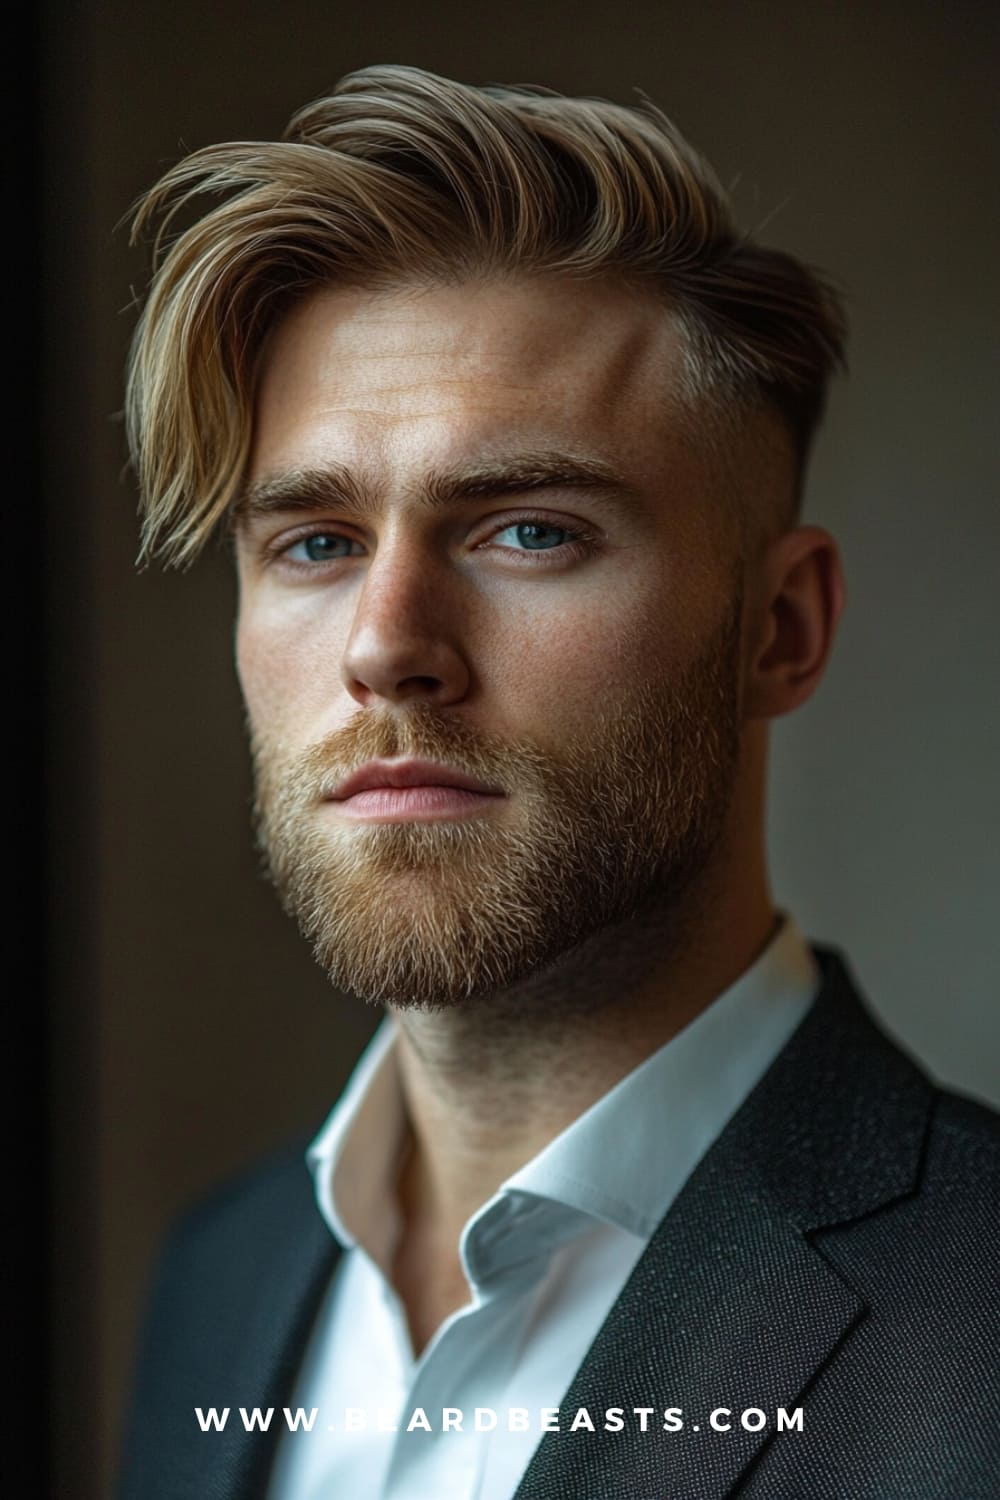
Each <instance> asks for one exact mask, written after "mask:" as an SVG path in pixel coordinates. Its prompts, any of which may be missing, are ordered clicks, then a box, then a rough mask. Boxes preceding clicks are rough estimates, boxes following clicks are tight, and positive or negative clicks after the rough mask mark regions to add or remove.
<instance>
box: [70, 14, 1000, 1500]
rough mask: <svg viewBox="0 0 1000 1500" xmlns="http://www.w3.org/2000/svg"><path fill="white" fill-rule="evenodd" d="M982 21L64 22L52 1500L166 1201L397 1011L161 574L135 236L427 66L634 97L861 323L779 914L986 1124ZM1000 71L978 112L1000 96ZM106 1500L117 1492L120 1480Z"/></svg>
mask: <svg viewBox="0 0 1000 1500" xmlns="http://www.w3.org/2000/svg"><path fill="white" fill-rule="evenodd" d="M990 12H991V7H989V6H987V5H985V4H983V5H982V6H978V5H970V4H954V3H953V4H947V5H946V4H944V3H941V4H934V5H928V4H920V3H908V4H905V5H904V4H900V5H892V4H878V3H864V4H862V3H854V4H836V3H822V4H820V3H812V4H810V3H805V0H770V3H768V0H757V3H753V4H748V3H719V0H712V3H701V4H698V5H691V4H687V5H680V4H674V3H671V0H656V3H638V4H637V3H632V4H630V5H629V6H627V7H625V8H624V9H622V10H618V9H617V8H616V9H614V10H613V9H612V7H610V6H597V5H594V4H588V3H584V4H581V3H579V0H575V3H569V0H560V3H549V4H541V5H539V4H537V3H528V0H505V3H504V4H502V5H496V6H492V7H487V6H483V5H477V4H459V3H458V0H447V3H443V4H439V5H438V6H436V7H430V8H429V7H427V6H413V7H412V8H409V7H404V6H402V5H398V6H397V5H390V4H387V3H384V0H374V3H372V4H370V5H366V6H356V7H355V6H344V5H333V4H330V3H323V4H318V3H308V0H283V3H281V4H280V5H279V4H277V3H271V4H265V3H261V0H257V3H250V4H248V3H247V0H241V3H240V4H236V3H235V0H233V3H220V0H215V3H212V4H205V3H204V0H170V3H169V4H168V3H166V0H141V3H136V0H130V3H127V4H126V3H124V0H119V3H112V0H104V3H99V0H93V3H91V4H90V5H88V6H84V7H78V6H76V7H74V6H70V5H60V6H55V5H50V9H49V15H48V23H47V24H48V32H47V36H48V49H49V50H48V58H47V61H46V79H47V82H48V85H49V89H50V97H49V102H48V108H47V113H46V126H45V128H46V132H47V142H46V152H47V166H46V179H45V196H46V205H47V228H48V239H47V247H48V248H47V264H46V268H45V270H46V287H47V302H48V309H49V324H48V332H47V342H46V358H47V362H48V373H49V381H48V398H47V406H46V412H45V422H46V439H47V450H48V459H47V473H46V486H47V494H48V506H49V509H48V539H47V540H48V545H49V557H50V563H49V581H50V590H51V615H52V637H51V639H52V659H51V667H50V674H49V676H50V684H51V695H50V696H51V706H52V713H51V747H52V756H53V761H54V775H53V819H52V827H53V868H54V877H55V884H54V890H53V910H54V914H55V922H54V926H55V950H54V954H53V964H54V972H55V980H56V985H55V989H56V994H55V1012H54V1017H55V1035H56V1042H57V1058H56V1062H57V1073H56V1091H55V1094H54V1098H55V1100H56V1119H55V1125H56V1132H57V1140H58V1151H57V1160H56V1179H55V1194H56V1197H55V1202H56V1205H57V1211H58V1215H59V1221H60V1225H59V1239H58V1243H57V1246H56V1256H57V1274H58V1284H57V1288H56V1313H57V1324H58V1334H57V1361H58V1364H57V1370H58V1375H59V1389H60V1392H61V1400H60V1404H59V1406H58V1407H57V1410H56V1413H55V1415H56V1423H57V1432H56V1443H57V1453H58V1457H59V1465H60V1473H61V1479H60V1483H59V1484H58V1486H57V1493H59V1494H60V1495H71V1494H72V1495H73V1496H74V1497H77V1500H89V1497H90V1496H91V1495H92V1494H96V1493H103V1492H104V1490H105V1488H106V1476H107V1474H108V1468H109V1462H110V1459H109V1455H110V1453H111V1452H112V1450H113V1446H114V1444H115V1441H116V1431H117V1424H118V1421H119V1412H120V1403H121V1400H122V1396H123V1391H124V1388H125V1384H126V1380H127V1364H128V1359H129V1356H130V1349H131V1343H132V1339H133V1335H134V1325H135V1318H136V1315H137V1305H138V1299H139V1297H140V1290H141V1286H142V1283H143V1279H144V1276H145V1274H146V1271H147V1267H148V1261H149V1257H150V1254H151V1252H152V1248H153V1245H154V1243H155V1241H156V1239H157V1237H158V1235H159V1233H160V1231H161V1229H162V1227H163V1224H164V1221H165V1220H166V1218H167V1217H168V1216H169V1215H170V1214H171V1213H172V1212H173V1210H174V1209H175V1207H176V1205H177V1204H178V1203H179V1202H180V1201H181V1200H182V1199H184V1198H186V1197H187V1196H189V1195H190V1194H192V1193H194V1192H196V1191H197V1190H199V1189H200V1188H201V1187H202V1186H203V1185H204V1184H205V1183H207V1182H209V1181H210V1180H213V1179H214V1178H216V1177H217V1176H218V1175H220V1174H221V1173H223V1172H225V1171H226V1170H228V1169H229V1168H230V1167H231V1166H233V1165H234V1164H237V1163H240V1162H243V1161H245V1160H249V1159H250V1158H252V1157H253V1155H254V1154H255V1153H256V1152H258V1151H260V1150H262V1149H264V1148H266V1147H267V1146H268V1145H269V1144H271V1143H273V1142H276V1141H278V1140H279V1139H281V1138H283V1137H284V1136H285V1135H287V1134H289V1133H291V1132H292V1131H294V1130H297V1129H300V1128H306V1127H308V1126H310V1125H311V1124H314V1123H315V1122H317V1121H318V1119H319V1118H320V1117H321V1115H322V1114H323V1113H324V1112H325V1110H326V1109H327V1108H328V1107H329V1105H330V1103H331V1102H332V1100H333V1098H334V1096H335V1095H336V1093H337V1091H338V1089H339V1087H340V1085H341V1083H342V1081H343V1079H344V1077H345V1075H346V1072H347V1070H348V1069H349V1067H350V1065H351V1063H352V1061H353V1059H354V1057H355V1056H356V1054H357V1052H358V1050H359V1048H360V1046H361V1043H362V1041H363V1040H364V1037H365V1036H366V1035H367V1034H368V1031H369V1030H370V1029H371V1026H372V1024H373V1021H374V1017H372V1016H371V1015H368V1014H365V1013H359V1011H358V1009H357V1008H356V1007H354V1006H352V1005H350V1004H348V1003H347V1002H346V1001H345V1000H344V999H343V998H339V997H336V996H334V995H332V994H330V993H329V992H328V991H327V989H326V987H325V984H324V982H323V980H322V979H321V977H320V976H319V974H318V973H317V972H316V971H314V969H313V967H312V965H311V962H310V960H309V957H308V955H307V953H306V952H305V950H304V948H303V947H302V945H301V944H300V942H299V939H298V938H297V936H296V934H295V933H294V932H293V931H292V929H291V928H290V927H289V926H288V925H287V924H286V923H285V921H284V919H283V918H282V917H281V916H280V915H279V913H278V912H277V910H276V908H275V906H274V903H273V900H272V898H271V896H270V894H269V892H268V891H267V889H266V888H264V887H263V886H262V885H261V883H260V882H259V881H258V879H257V877H256V874H255V869H254V859H253V856H252V853H251V849H250V840H249V834H248V826H247V799H248V795H249V777H248V769H247V762H246V756H245V751H244V746H243V739H242V729H241V719H240V705H239V701H238V696H237V692H236V688H235V684H234V680H233V676H232V669H231V618H232V608H233V589H232V583H231V580H230V577H229V574H228V570H227V564H226V562H225V560H224V559H223V558H222V556H221V555H220V556H214V557H212V558H210V559H208V560H206V561H205V562H203V563H202V564H200V565H199V566H198V567H197V568H196V569H195V571H194V572H192V573H191V574H190V575H188V576H186V577H183V578H177V577H174V576H170V577H164V576H161V575H159V574H157V573H146V574H144V575H137V574H136V573H135V572H134V570H133V566H132V560H133V557H134V555H135V551H136V528H135V523H134V518H133V510H134V496H133V493H132V490H131V489H130V487H129V484H128V483H127V482H125V481H124V480H123V479H122V478H121V476H120V469H121V465H122V461H123V457H124V454H123V448H122V440H121V429H120V424H119V423H118V422H117V421H116V420H115V419H114V417H113V415H112V414H113V413H114V412H115V411H116V410H117V409H118V407H119V405H120V400H121V368H122V363H123V359H124V353H125V348H126V342H127V338H128V334H129V331H130V328H131V326H132V315H131V314H130V313H129V311H128V310H127V303H128V301H129V296H130V286H131V285H133V284H134V285H136V286H138V285H141V283H142V281H143V277H144V272H145V266H144V261H143V257H142V256H141V255H139V254H133V253H129V252H128V251H127V248H126V243H125V235H124V233H122V232H118V233H115V232H114V226H115V223H116V221H117V220H118V219H119V218H120V217H121V216H122V215H123V214H124V213H125V211H126V209H127V207H128V204H129V202H130V200H131V199H132V198H133V196H134V195H135V194H136V193H137V192H138V191H139V190H140V189H141V188H142V187H143V186H145V185H146V184H148V183H149V182H150V181H151V180H152V179H153V178H154V177H155V176H156V175H157V173H158V172H159V170H160V169H161V166H162V165H163V164H165V163H166V162H167V161H169V160H172V159H174V158H175V157H176V156H177V155H178V154H179V153H180V152H181V151H183V150H184V149H186V148H193V147H195V146H198V145H201V144H204V143H207V142H210V141H213V140H218V139H226V138H232V137H237V136H243V137H247V136H250V137H254V136H263V135H270V134H273V133H276V132H278V131H280V129H281V127H282V126H283V124H284V121H285V120H286V118H287V116H288V115H289V114H290V112H291V111H292V109H293V108H294V107H295V106H297V105H298V104H300V103H302V102H304V101H305V100H306V99H308V98H309V97H310V96H313V95H315V94H317V93H319V92H320V91H321V90H322V89H323V88H324V87H325V86H327V85H329V84H330V83H332V82H333V81H334V80H335V79H336V78H337V77H339V76H340V75H341V74H342V73H344V72H346V71H348V70H349V69H351V68H353V67H358V66H362V65H364V64H366V63H371V62H387V61H388V62H408V63H415V64H420V65H423V66H426V67H430V68H432V69H434V70H436V71H439V72H443V73H450V74H453V75H455V76H457V77H462V78H464V79H466V80H468V81H470V82H489V81H505V82H540V83H545V84H548V85H550V86H553V87H556V88H560V89H564V90H567V91H570V92H592V93H598V94H602V95H605V96H608V97H612V98H615V99H618V100H621V101H626V102H627V101H628V100H629V99H630V98H633V97H634V95H633V89H634V88H635V87H636V86H638V87H640V88H642V89H643V90H644V91H645V92H646V93H648V94H649V95H651V96H652V98H653V99H654V100H655V101H656V102H657V103H659V104H660V105H661V106H662V107H663V108H665V109H666V110H667V112H668V113H669V114H671V115H672V116H673V117H674V118H675V119H676V120H677V122H678V123H679V124H680V125H681V127H682V128H683V129H684V130H685V131H686V132H687V133H688V134H689V136H690V137H691V138H692V139H693V140H694V141H695V142H696V143H697V144H698V145H699V146H700V147H701V148H702V149H703V150H704V151H705V152H706V153H707V154H708V156H709V157H710V158H711V159H712V160H713V161H714V163H715V165H716V166H717V168H718V170H719V172H720V174H721V176H722V178H723V180H724V181H727V182H734V181H736V182H737V183H738V186H737V190H736V197H737V203H738V205H739V207H740V210H741V213H742V216H743V218H744V220H745V221H746V222H747V223H748V224H751V225H753V224H758V223H762V222H763V221H765V220H766V233H765V237H766V238H767V239H769V240H770V241H772V242H773V243H775V244H778V245H782V246H784V247H786V248H788V249H790V250H793V251H795V252H797V253H799V254H802V255H804V256H806V257H807V258H809V259H812V260H814V261H816V262H818V263H819V264H821V265H823V266H825V267H827V268H829V269H830V270H832V271H834V272H835V273H836V274H837V275H838V276H839V277H840V278H841V279H842V281H843V282H845V283H846V285H847V287H848V288H849V291H850V301H851V306H852V310H853V321H854V336H853V340H852V364H853V374H852V377H851V380H850V382H849V384H847V385H845V386H843V387H842V388H841V389H840V390H838V392H837V394H836V397H835V400H834V405H833V409H832V412H831V416H830V421H829V424H828V428H827V431H826V434H825V436H824V439H823V441H822V443H821V446H820V450H819V453H818V455H817V460H816V465H815V471H814V478H813V484H812V490H811V500H810V503H809V507H808V516H809V519H813V520H817V521H822V522H823V523H825V524H827V525H829V526H830V527H831V528H832V529H833V530H834V531H835V532H836V534H837V535H838V537H839V538H840V539H841V542H842V545H843V549H844V554H845V558H846V564H847V571H848V576H849V584H850V605H849V610H848V613H847V616H846V618H845V621H844V624H843V627H842V634H841V638H840V641H839V644H838V648H837V652H836V656H835V660H834V662H833V665H832V668H831V670H830V673H829V677H828V680H827V682H826V683H825V685H824V687H823V689H822V690H821V692H820V694H819V696H818V698H817V699H816V700H815V702H813V703H812V704H810V705H809V706H808V707H807V708H806V709H805V710H803V711H802V712H801V713H800V714H799V715H798V716H797V717H796V718H795V719H794V720H790V721H788V722H786V723H783V724H782V725H781V726H780V728H779V730H778V733H777V736H776V744H775V755H774V775H773V816H772V827H773V843H774V865H775V873H776V885H777V891H778V895H779V897H780V899H782V900H783V901H784V902H786V903H787V904H789V905H791V906H792V907H794V909H795V911H796V912H797V914H798V915H799V917H800V920H801V921H802V922H803V924H804V925H805V927H806V929H807V931H808V932H810V933H811V934H812V935H813V936H815V937H820V938H825V939H827V940H833V941H836V942H838V943H840V944H841V945H842V946H843V947H844V948H845V949H846V950H847V952H848V954H849V955H850V957H851V959H852V960H853V963H854V967H855V969H856V971H857V973H858V974H859V976H860V977H861V979H862V981H863V982H864V984H865V986H866V987H867V989H868V991H869V993H870V994H871V996H872V999H873V1001H874V1003H875V1006H876V1008H877V1010H878V1011H879V1012H880V1014H881V1015H882V1016H883V1017H884V1019H885V1021H886V1022H887V1024H888V1025H889V1027H890V1028H891V1030H892V1031H893V1032H894V1033H895V1034H896V1035H898V1036H899V1037H901V1038H903V1039H904V1040H905V1041H906V1042H907V1043H908V1044H909V1045H910V1046H911V1047H912V1049H913V1050H915V1051H916V1052H917V1053H918V1054H919V1055H920V1056H921V1057H922V1058H924V1059H925V1060H926V1062H927V1063H928V1064H929V1065H930V1067H931V1069H932V1070H933V1071H934V1072H935V1073H936V1074H937V1075H938V1076H939V1077H941V1078H942V1079H944V1080H946V1081H947V1082H949V1083H952V1084H955V1085H958V1086H960V1087H962V1088H963V1089H966V1090H967V1091H969V1092H972V1093H974V1094H977V1095H980V1096H982V1097H987V1098H992V1099H994V1100H997V1099H1000V1074H998V1064H997V1045H996V1042H997V1032H998V1028H1000V1020H998V1015H997V1008H996V1006H995V1004H994V1003H993V1002H994V999H995V995H996V988H997V985H996V976H997V968H998V964H997V942H996V931H995V929H996V922H997V885H998V882H997V865H998V861H997V779H996V766H997V765H998V764H1000V714H998V710H997V701H996V690H997V660H996V641H997V625H998V620H997V604H996V599H997V581H998V575H997V556H998V550H1000V547H998V544H1000V525H998V509H997V498H998V497H997V485H996V469H995V466H994V461H993V454H994V451H995V428H996V423H997V416H996V412H997V404H996V387H995V382H994V381H991V371H990V368H989V366H988V364H987V351H988V347H989V339H990V335H991V332H993V333H994V334H995V329H996V327H997V323H998V320H997V293H996V284H997V276H996V266H997V263H998V259H997V236H996V224H995V222H991V221H990V203H991V200H992V199H993V197H994V196H995V166H996V163H995V149H993V147H992V140H993V137H992V135H991V124H990V120H989V117H988V113H987V105H988V98H989V93H990V84H991V82H993V83H994V84H995V75H996V48H995V38H993V37H991V35H990V21H989V16H990ZM991 72H992V74H993V78H992V79H991ZM99 1476H100V1477H99Z"/></svg>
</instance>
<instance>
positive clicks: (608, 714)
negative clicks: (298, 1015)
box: [252, 598, 742, 1010]
mask: <svg viewBox="0 0 1000 1500" xmlns="http://www.w3.org/2000/svg"><path fill="white" fill-rule="evenodd" d="M741 615H742V609H741V599H739V598H738V599H737V600H736V602H735V605H734V607H733V608H732V609H731V610H730V613H729V614H728V615H727V617H726V619H725V621H724V622H723V625H722V627H721V628H720V629H719V630H718V631H717V632H716V634H715V635H714V636H713V638H712V640H711V642H710V643H709V646H708V648H707V649H706V650H705V651H704V652H703V653H702V655H701V656H700V658H699V660H698V661H697V662H696V663H695V664H694V665H693V666H691V667H689V668H688V669H687V670H686V671H685V672H684V673H683V675H682V677H681V678H680V679H679V680H678V681H676V682H674V683H670V684H665V683H656V684H650V683H648V682H645V683H642V684H640V685H639V686H638V687H637V688H635V689H634V690H632V691H631V692H630V693H629V694H628V695H627V697H626V700H625V701H624V702H619V703H618V704H616V705H614V706H612V705H608V707H607V708H605V706H604V705H597V706H596V712H595V716H594V725H595V728H594V732H593V734H592V735H591V736H590V737H589V738H588V739H586V740H584V739H583V737H582V736H581V737H579V738H578V739H576V740H575V741H573V742H571V744H570V745H569V746H568V747H567V749H566V750H565V752H564V753H560V754H559V755H555V754H553V753H552V752H551V751H549V750H547V749H543V748H542V747H541V746H540V745H539V744H538V743H537V742H534V741H529V740H526V739H525V740H518V741H511V740H505V739H501V738H500V737H497V736H488V735H486V734H484V733H482V732H481V731H479V730H478V729H476V730H473V729H472V728H470V727H469V726H468V725H467V724H466V723H465V722H463V721H461V720H459V719H457V718H453V717H450V716H449V715H448V714H446V713H443V712H441V711H440V710H437V709H434V708H433V707H432V706H431V705H429V704H428V703H427V702H426V701H423V700H415V701H414V702H413V704H412V707H411V706H407V708H406V710H405V713H404V712H402V711H398V712H391V713H382V712H378V711H375V710H363V711H362V712H361V713H359V714H356V715H355V717H354V718H353V719H352V720H350V721H349V722H348V724H346V725H345V727H344V728H343V729H341V730H339V731H338V732H337V733H335V734H333V735H330V736H329V737H328V738H327V739H325V740H323V741H322V742H320V743H318V744H316V745H314V746H312V747H311V748H310V749H309V750H307V751H306V752H304V753H303V752H299V753H298V754H294V755H292V754H289V753H288V752H283V751H282V750H281V749H280V748H278V747H275V746H272V745H269V744H268V743H267V742H266V741H264V740H263V739H262V738H261V737H259V736H253V740H252V744H253V755H254V766H255V780H256V798H255V806H254V813H255V824H256V832H257V842H258V846H259V848H260V850H261V853H262V855H263V859H264V865H265V870H266V873H267V875H268V876H269V878H270V879H271V881H272V882H273V884H274V886H275V888H276V890H277V892H278V895H279V898H280V900H281V902H282V905H283V906H284V908H285V910H286V911H287V912H288V913H289V914H290V915H291V916H293V917H294V918H295V920H296V921H297V923H298V925H299V927H300V929H301V931H302V933H303V934H304V936H305V937H306V938H307V939H308V940H309V942H310V943H311V944H312V946H313V952H314V954H315V957H316V959H317V961H318V962H319V964H320V965H321V966H322V967H323V969H325V971H326V973H327V974H328V976H329V978H330V980H331V982H332V983H333V984H334V985H335V986H336V987H337V988H338V989H340V990H343V991H346V992H347V993H349V994H353V995H355V996H357V997H358V998H360V999H361V1000H364V1001H366V1002H369V1003H371V1004H378V1005H382V1004H385V1005H390V1006H393V1007H396V1008H402V1009H413V1008H419V1009H427V1010H434V1009H441V1008H445V1007H451V1006H456V1005H460V1004H463V1003H470V1002H474V1001H477V1000H481V999H484V998H487V997H490V996H498V995H500V994H501V993H509V992H511V991H512V990H514V989H515V988H516V987H517V986H518V985H519V984H524V983H525V982H526V981H528V980H530V979H531V978H532V977H537V976H540V975H541V974H542V973H544V972H546V971H548V970H551V969H552V968H553V967H554V966H557V965H558V964H559V962H560V960H565V959H566V956H567V955H568V954H570V953H572V952H573V951H574V950H576V949H579V948H580V947H581V945H583V944H584V943H585V942H586V941H587V940H588V939H593V938H594V936H595V934H599V933H600V932H601V931H602V930H603V929H605V928H609V927H612V926H618V925H619V924H621V923H623V922H629V921H631V920H633V919H636V918H640V917H645V918H648V917H649V915H650V913H655V914H656V920H657V921H658V922H662V924H663V928H664V938H666V936H667V932H668V931H669V930H670V928H671V918H672V917H676V916H677V914H679V913H680V912H681V911H682V909H683V905H684V902H685V899H686V897H687V896H688V895H689V893H690V892H691V891H692V890H693V888H694V887H695V885H696V884H697V882H698V881H699V878H700V877H701V876H702V875H703V874H704V872H705V871H706V869H707V868H708V866H709V864H710V862H711V859H712V856H713V853H714V852H715V850H716V847H717V845H718V844H719V841H720V839H721V836H722V834H723V831H724V827H725V823H726V815H727V812H728V809H729V805H730V801H731V797H732V789H733V785H734V781H735V776H736V767H737V762H738V759H739V752H740V703H739V661H740V622H741ZM400 755H405V756H414V757H420V758H422V759H428V760H437V761H445V762H448V763H449V764H450V765H452V766H454V767H457V768H458V769H460V770H463V771H465V772H467V773H468V774H470V775H472V776H474V777H476V778H478V779H480V780H482V781H483V782H485V783H487V784H488V785H491V786H498V787H501V788H503V790H504V791H505V792H506V793H507V794H508V800H506V801H503V802H501V803H499V804H498V808H497V811H496V813H487V814H486V815H485V816H483V817H471V818H466V819H456V820H453V821H436V822H400V823H370V824H364V823H351V824H348V823H346V821H342V822H339V823H338V821H337V814H336V813H335V812H334V811H333V810H332V809H331V808H330V807H329V806H328V805H325V802H324V799H328V798H329V795H330V792H331V790H332V789H333V788H334V787H335V786H336V785H337V783H338V782H340V781H341V780H343V779H344V777H345V776H346V775H348V774H349V773H350V772H351V771H353V770H356V769H357V768H358V767H359V766H361V765H362V764H364V763H365V762H366V761H368V760H371V759H375V758H383V757H385V758H389V757H395V756H400ZM676 938H677V935H676V933H674V934H673V936H672V939H671V940H672V941H676Z"/></svg>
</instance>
